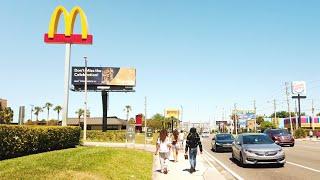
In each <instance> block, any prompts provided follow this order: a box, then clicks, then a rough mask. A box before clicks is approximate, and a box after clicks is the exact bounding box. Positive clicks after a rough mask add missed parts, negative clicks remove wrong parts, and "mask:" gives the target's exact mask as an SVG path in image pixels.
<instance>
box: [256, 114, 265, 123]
mask: <svg viewBox="0 0 320 180" xmlns="http://www.w3.org/2000/svg"><path fill="white" fill-rule="evenodd" d="M263 121H264V118H263V116H257V119H256V122H257V124H259V125H260V124H261V123H262V122H263Z"/></svg>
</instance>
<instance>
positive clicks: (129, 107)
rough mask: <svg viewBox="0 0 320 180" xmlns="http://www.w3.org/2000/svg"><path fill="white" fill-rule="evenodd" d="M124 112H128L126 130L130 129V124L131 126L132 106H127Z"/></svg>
mask: <svg viewBox="0 0 320 180" xmlns="http://www.w3.org/2000/svg"><path fill="white" fill-rule="evenodd" d="M124 111H126V112H127V124H126V129H128V124H129V113H130V111H132V108H131V106H130V105H126V106H125V107H124Z"/></svg>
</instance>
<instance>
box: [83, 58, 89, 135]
mask: <svg viewBox="0 0 320 180" xmlns="http://www.w3.org/2000/svg"><path fill="white" fill-rule="evenodd" d="M83 58H84V65H85V66H84V118H83V140H84V141H85V140H87V109H88V107H87V106H88V105H87V101H88V87H87V83H88V77H87V62H88V61H87V57H83Z"/></svg>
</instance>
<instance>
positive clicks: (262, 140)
mask: <svg viewBox="0 0 320 180" xmlns="http://www.w3.org/2000/svg"><path fill="white" fill-rule="evenodd" d="M243 144H273V141H272V140H271V139H270V138H269V137H268V136H266V135H248V136H243Z"/></svg>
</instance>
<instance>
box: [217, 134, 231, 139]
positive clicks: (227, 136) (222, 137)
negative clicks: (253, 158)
mask: <svg viewBox="0 0 320 180" xmlns="http://www.w3.org/2000/svg"><path fill="white" fill-rule="evenodd" d="M216 139H217V140H222V141H224V140H233V136H232V135H231V134H219V135H217V137H216Z"/></svg>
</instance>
